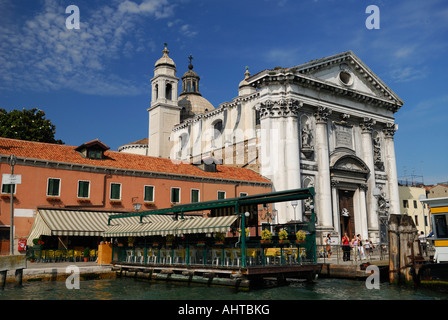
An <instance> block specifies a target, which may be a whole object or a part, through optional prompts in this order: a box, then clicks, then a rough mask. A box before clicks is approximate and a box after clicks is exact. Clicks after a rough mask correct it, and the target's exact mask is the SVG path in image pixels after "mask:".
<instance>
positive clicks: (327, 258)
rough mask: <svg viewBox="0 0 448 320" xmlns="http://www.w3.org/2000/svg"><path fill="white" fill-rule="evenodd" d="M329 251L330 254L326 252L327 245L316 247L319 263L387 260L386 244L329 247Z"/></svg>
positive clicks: (387, 249)
mask: <svg viewBox="0 0 448 320" xmlns="http://www.w3.org/2000/svg"><path fill="white" fill-rule="evenodd" d="M330 250H331V253H329V252H328V250H327V245H317V257H318V262H319V263H335V264H358V263H362V262H368V261H374V260H377V261H379V260H388V259H389V246H388V245H387V244H373V245H372V244H371V245H370V246H369V247H365V246H350V245H348V246H344V245H330Z"/></svg>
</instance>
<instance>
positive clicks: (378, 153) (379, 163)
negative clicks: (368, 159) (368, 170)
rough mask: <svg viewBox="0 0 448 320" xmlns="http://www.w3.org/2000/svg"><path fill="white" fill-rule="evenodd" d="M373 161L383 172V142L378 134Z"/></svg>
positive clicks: (374, 145)
mask: <svg viewBox="0 0 448 320" xmlns="http://www.w3.org/2000/svg"><path fill="white" fill-rule="evenodd" d="M373 161H374V163H375V167H376V169H378V170H383V168H384V166H383V162H382V161H381V140H380V137H379V135H378V134H376V135H375V137H374V138H373Z"/></svg>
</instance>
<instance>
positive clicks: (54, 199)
mask: <svg viewBox="0 0 448 320" xmlns="http://www.w3.org/2000/svg"><path fill="white" fill-rule="evenodd" d="M47 201H50V202H59V201H61V198H59V197H47Z"/></svg>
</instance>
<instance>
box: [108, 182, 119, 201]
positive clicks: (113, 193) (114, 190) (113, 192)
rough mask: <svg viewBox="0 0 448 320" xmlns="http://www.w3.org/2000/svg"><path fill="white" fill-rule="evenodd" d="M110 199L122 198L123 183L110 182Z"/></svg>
mask: <svg viewBox="0 0 448 320" xmlns="http://www.w3.org/2000/svg"><path fill="white" fill-rule="evenodd" d="M110 199H111V200H121V183H111V184H110Z"/></svg>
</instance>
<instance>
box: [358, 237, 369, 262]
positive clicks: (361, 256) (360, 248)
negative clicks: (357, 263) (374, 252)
mask: <svg viewBox="0 0 448 320" xmlns="http://www.w3.org/2000/svg"><path fill="white" fill-rule="evenodd" d="M357 237H358V255H359V260H362V259H364V260H367V259H366V256H365V255H364V247H363V245H362V240H361V235H360V234H358V235H357Z"/></svg>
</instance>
